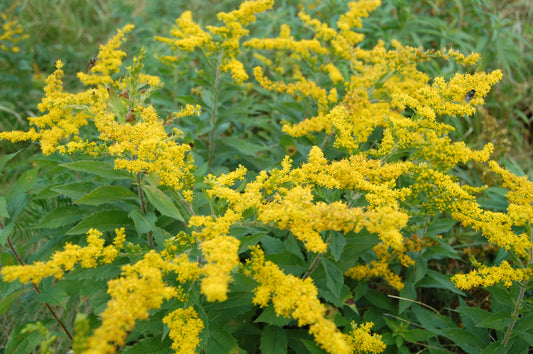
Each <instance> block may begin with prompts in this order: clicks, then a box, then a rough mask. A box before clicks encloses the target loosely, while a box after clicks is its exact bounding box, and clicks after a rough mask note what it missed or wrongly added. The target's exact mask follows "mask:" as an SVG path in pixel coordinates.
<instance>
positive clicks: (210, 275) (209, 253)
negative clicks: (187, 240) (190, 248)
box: [200, 236, 240, 302]
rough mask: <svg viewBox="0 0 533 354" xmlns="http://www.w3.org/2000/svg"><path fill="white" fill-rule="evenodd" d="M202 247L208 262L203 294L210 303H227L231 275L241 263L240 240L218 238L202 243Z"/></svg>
mask: <svg viewBox="0 0 533 354" xmlns="http://www.w3.org/2000/svg"><path fill="white" fill-rule="evenodd" d="M200 247H201V250H202V253H203V254H204V257H205V260H206V262H207V264H206V265H204V266H203V267H202V272H203V273H204V278H202V282H201V291H202V294H204V295H205V296H206V297H207V301H210V302H211V301H225V300H226V299H227V297H228V296H227V292H228V284H229V283H230V281H231V277H230V273H231V271H232V270H233V269H234V268H235V267H237V266H238V265H239V263H240V261H239V255H238V251H239V240H237V239H236V238H234V237H224V236H216V237H214V238H212V239H210V240H206V241H204V242H202V245H201V246H200Z"/></svg>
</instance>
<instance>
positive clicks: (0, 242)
mask: <svg viewBox="0 0 533 354" xmlns="http://www.w3.org/2000/svg"><path fill="white" fill-rule="evenodd" d="M14 229H15V222H10V223H9V224H7V225H6V226H4V227H3V228H0V246H2V247H3V246H5V244H6V242H7V238H8V237H9V236H11V234H12V233H13V231H14Z"/></svg>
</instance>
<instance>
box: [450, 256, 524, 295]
mask: <svg viewBox="0 0 533 354" xmlns="http://www.w3.org/2000/svg"><path fill="white" fill-rule="evenodd" d="M531 277H533V270H531V269H528V268H524V269H516V268H513V267H511V265H510V264H509V263H508V262H507V261H503V262H502V263H501V264H500V265H499V266H494V267H486V266H481V268H479V270H473V271H471V272H470V273H468V274H456V275H454V276H453V277H452V279H451V280H452V282H453V283H454V284H455V285H456V286H457V287H458V288H459V289H462V290H468V289H472V288H475V287H476V286H492V285H494V284H496V283H502V284H503V286H505V287H507V288H508V287H510V286H511V285H512V282H513V281H516V282H521V281H524V280H528V279H530V278H531Z"/></svg>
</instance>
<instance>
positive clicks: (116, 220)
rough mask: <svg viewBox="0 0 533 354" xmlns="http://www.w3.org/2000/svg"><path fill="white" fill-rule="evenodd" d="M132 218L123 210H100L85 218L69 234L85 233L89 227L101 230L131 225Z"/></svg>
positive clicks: (112, 229) (111, 229)
mask: <svg viewBox="0 0 533 354" xmlns="http://www.w3.org/2000/svg"><path fill="white" fill-rule="evenodd" d="M131 224H132V223H131V220H130V219H129V218H128V213H127V212H125V211H121V210H108V211H102V212H98V213H95V214H92V215H89V216H87V217H86V218H84V219H83V220H82V221H80V223H79V224H78V225H76V226H74V227H73V228H72V229H70V230H69V231H68V232H67V235H79V234H84V233H86V232H87V231H89V229H98V230H99V231H101V232H105V231H114V230H115V229H118V228H121V227H126V226H130V225H131Z"/></svg>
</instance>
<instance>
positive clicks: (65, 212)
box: [35, 205, 84, 229]
mask: <svg viewBox="0 0 533 354" xmlns="http://www.w3.org/2000/svg"><path fill="white" fill-rule="evenodd" d="M83 216H84V215H83V214H82V213H81V211H80V209H79V208H78V207H76V206H71V205H65V206H60V207H57V208H55V209H53V210H51V211H50V212H49V213H48V214H46V215H45V216H44V217H43V218H42V219H41V220H39V222H38V223H37V225H35V228H38V229H56V228H60V227H63V226H67V225H71V224H74V223H75V222H78V221H80V220H81V219H82V218H83Z"/></svg>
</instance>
